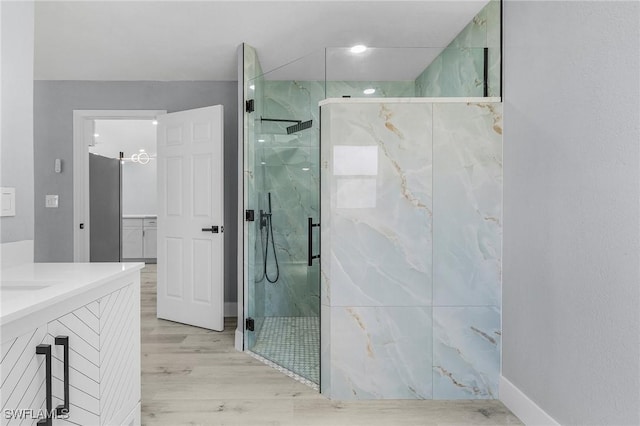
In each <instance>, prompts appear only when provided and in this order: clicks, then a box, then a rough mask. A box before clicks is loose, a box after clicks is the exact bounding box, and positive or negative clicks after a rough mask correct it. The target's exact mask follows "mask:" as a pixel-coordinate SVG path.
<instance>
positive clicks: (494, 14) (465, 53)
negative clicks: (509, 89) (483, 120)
mask: <svg viewBox="0 0 640 426" xmlns="http://www.w3.org/2000/svg"><path fill="white" fill-rule="evenodd" d="M485 47H487V48H489V52H488V75H487V86H488V96H500V93H501V91H500V1H499V0H492V1H490V2H489V3H488V4H487V5H486V6H485V7H484V8H483V9H482V10H481V11H480V12H479V13H478V14H477V15H476V16H475V17H474V18H473V20H472V21H471V22H470V23H469V24H468V25H467V26H466V27H465V28H464V29H463V30H462V31H461V32H460V34H458V35H457V36H456V38H455V39H453V41H452V42H451V43H450V44H449V45H448V46H447V48H446V49H444V50H443V51H442V53H441V54H440V55H439V56H438V57H437V58H436V59H435V60H434V61H433V62H432V63H431V64H430V65H429V66H428V67H427V68H426V69H425V70H424V71H423V72H422V73H421V74H420V75H419V76H418V77H417V78H416V81H415V83H416V92H415V96H428V97H430V96H453V97H455V96H483V93H484V51H483V50H484V48H485Z"/></svg>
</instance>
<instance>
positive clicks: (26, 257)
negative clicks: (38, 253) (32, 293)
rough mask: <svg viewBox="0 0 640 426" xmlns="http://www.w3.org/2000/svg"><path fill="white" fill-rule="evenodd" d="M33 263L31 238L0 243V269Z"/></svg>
mask: <svg viewBox="0 0 640 426" xmlns="http://www.w3.org/2000/svg"><path fill="white" fill-rule="evenodd" d="M24 263H33V240H22V241H15V242H12V243H2V244H0V269H6V268H11V267H12V266H18V265H22V264H24Z"/></svg>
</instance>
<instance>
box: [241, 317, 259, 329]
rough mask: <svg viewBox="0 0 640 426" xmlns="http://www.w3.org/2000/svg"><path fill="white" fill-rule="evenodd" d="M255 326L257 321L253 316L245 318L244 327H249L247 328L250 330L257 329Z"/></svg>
mask: <svg viewBox="0 0 640 426" xmlns="http://www.w3.org/2000/svg"><path fill="white" fill-rule="evenodd" d="M255 327H256V323H255V321H254V320H253V318H251V317H248V318H247V319H246V320H245V327H244V328H246V329H247V330H249V331H255Z"/></svg>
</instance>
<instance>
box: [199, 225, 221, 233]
mask: <svg viewBox="0 0 640 426" xmlns="http://www.w3.org/2000/svg"><path fill="white" fill-rule="evenodd" d="M219 229H220V227H219V226H212V227H211V228H202V232H212V233H214V234H217V233H218V232H220V231H219Z"/></svg>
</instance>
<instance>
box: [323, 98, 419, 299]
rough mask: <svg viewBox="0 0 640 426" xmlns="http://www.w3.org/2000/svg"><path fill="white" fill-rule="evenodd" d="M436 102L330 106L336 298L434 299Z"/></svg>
mask: <svg viewBox="0 0 640 426" xmlns="http://www.w3.org/2000/svg"><path fill="white" fill-rule="evenodd" d="M431 108H432V106H431V105H430V104H413V105H412V104H388V103H382V104H357V105H345V104H335V105H332V106H331V112H330V114H331V116H332V118H333V119H332V121H331V128H330V132H331V133H330V139H331V143H330V145H331V151H330V152H326V153H325V156H328V158H326V157H325V159H324V161H327V162H328V163H327V164H329V165H330V166H329V169H328V170H324V169H323V173H325V172H326V174H327V175H329V180H328V181H323V193H324V192H325V191H329V193H330V194H331V198H330V199H329V200H326V201H328V204H326V207H327V208H328V209H330V211H331V217H330V221H331V222H330V223H331V225H330V232H331V236H330V238H331V253H330V254H329V256H327V257H328V258H327V257H324V258H323V265H324V263H325V262H330V265H329V267H330V275H329V280H330V285H331V306H427V305H430V304H431V268H432V267H431V215H432V202H431V192H432V191H431V163H432V161H431V150H432V147H431V144H432V142H431V133H432V132H431ZM323 149H324V147H323ZM323 165H324V162H323ZM325 184H326V185H328V187H327V186H325ZM324 188H326V189H324ZM323 205H324V204H323ZM323 220H325V219H324V217H323ZM323 247H324V244H323ZM324 253H325V254H326V252H324Z"/></svg>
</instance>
